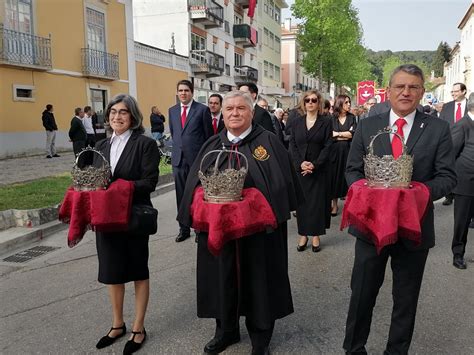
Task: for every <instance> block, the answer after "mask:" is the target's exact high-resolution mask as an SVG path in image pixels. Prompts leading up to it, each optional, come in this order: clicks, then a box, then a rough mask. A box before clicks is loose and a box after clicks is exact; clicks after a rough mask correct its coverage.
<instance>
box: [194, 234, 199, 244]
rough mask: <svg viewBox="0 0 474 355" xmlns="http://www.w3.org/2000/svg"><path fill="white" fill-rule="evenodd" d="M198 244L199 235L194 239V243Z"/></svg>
mask: <svg viewBox="0 0 474 355" xmlns="http://www.w3.org/2000/svg"><path fill="white" fill-rule="evenodd" d="M197 242H198V235H197V234H196V236H195V237H194V243H197Z"/></svg>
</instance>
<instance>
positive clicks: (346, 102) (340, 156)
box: [331, 95, 357, 216]
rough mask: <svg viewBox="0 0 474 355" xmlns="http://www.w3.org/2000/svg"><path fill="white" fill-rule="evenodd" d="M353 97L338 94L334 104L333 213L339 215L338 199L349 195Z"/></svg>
mask: <svg viewBox="0 0 474 355" xmlns="http://www.w3.org/2000/svg"><path fill="white" fill-rule="evenodd" d="M350 110H351V99H350V97H349V96H347V95H338V96H337V97H336V102H335V104H334V115H333V117H332V130H333V132H332V137H333V138H332V139H333V140H334V143H333V145H332V152H331V165H332V174H333V184H332V193H331V195H332V196H331V198H332V207H331V215H332V216H336V215H337V210H338V206H337V199H338V198H341V197H345V196H346V195H347V189H348V188H347V183H346V177H345V171H346V163H347V156H348V155H349V148H350V147H351V142H352V135H353V133H354V132H355V130H356V126H357V121H356V116H354V115H353V114H352V113H350Z"/></svg>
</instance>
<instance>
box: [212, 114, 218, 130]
mask: <svg viewBox="0 0 474 355" xmlns="http://www.w3.org/2000/svg"><path fill="white" fill-rule="evenodd" d="M212 128H213V129H214V134H216V133H217V117H216V116H214V117H212Z"/></svg>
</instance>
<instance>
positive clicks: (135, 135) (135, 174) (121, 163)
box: [96, 94, 160, 354]
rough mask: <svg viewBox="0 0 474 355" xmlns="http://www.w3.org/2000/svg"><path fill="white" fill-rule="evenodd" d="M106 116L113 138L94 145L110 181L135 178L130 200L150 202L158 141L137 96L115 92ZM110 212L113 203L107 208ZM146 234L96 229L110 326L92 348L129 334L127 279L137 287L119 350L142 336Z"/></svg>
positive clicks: (138, 343) (129, 348) (135, 345)
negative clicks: (149, 131) (151, 133)
mask: <svg viewBox="0 0 474 355" xmlns="http://www.w3.org/2000/svg"><path fill="white" fill-rule="evenodd" d="M106 120H107V121H108V123H109V127H110V130H111V134H112V135H111V137H110V138H107V139H104V140H101V141H99V142H98V143H97V145H96V149H97V150H98V151H100V152H102V153H103V154H104V156H105V157H106V159H107V160H109V162H110V166H111V170H112V181H114V180H117V179H124V180H128V181H133V184H134V192H133V200H132V204H133V205H135V204H137V205H138V204H140V205H148V206H152V203H151V200H150V194H151V193H152V192H153V191H154V190H155V187H156V184H157V183H158V175H159V171H158V165H159V162H160V155H159V152H158V147H157V145H156V142H155V141H154V140H153V139H152V138H149V137H146V136H145V135H143V133H144V132H145V129H144V128H143V124H142V122H143V116H142V114H141V112H140V110H139V108H138V104H137V102H136V100H135V99H134V98H133V97H132V96H130V95H126V94H119V95H117V96H115V97H114V98H113V99H112V100H111V101H110V102H109V104H108V105H107V109H106ZM111 211H113V207H111ZM148 240H149V236H148V235H139V234H136V233H131V232H113V233H112V232H110V233H101V232H96V245H97V256H98V259H99V277H98V280H99V282H101V283H103V284H106V285H107V288H108V291H109V297H110V303H111V306H112V328H111V329H110V331H109V332H108V333H107V335H105V336H103V337H102V338H101V339H100V340H99V342H98V343H97V345H96V347H97V348H98V349H102V348H105V347H107V346H109V345H111V344H113V343H114V342H115V341H116V340H117V339H119V338H120V337H122V336H124V335H125V334H126V332H127V328H126V326H125V321H124V316H123V303H124V296H125V283H128V282H132V281H133V283H134V287H135V319H134V322H133V325H132V334H131V337H130V339H129V340H128V341H127V343H126V344H125V347H124V349H123V354H131V353H133V352H135V351H137V350H138V349H140V348H141V347H142V345H143V344H144V342H145V340H146V336H147V334H146V331H145V323H144V322H145V315H146V309H147V305H148V298H149V294H150V283H149V277H150V275H149V270H148V255H149V254H148Z"/></svg>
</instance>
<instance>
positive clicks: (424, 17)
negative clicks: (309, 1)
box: [282, 0, 473, 52]
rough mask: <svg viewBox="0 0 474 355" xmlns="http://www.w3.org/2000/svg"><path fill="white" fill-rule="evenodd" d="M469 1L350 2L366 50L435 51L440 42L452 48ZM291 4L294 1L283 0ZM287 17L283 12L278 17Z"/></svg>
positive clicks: (285, 10) (393, 0)
mask: <svg viewBox="0 0 474 355" xmlns="http://www.w3.org/2000/svg"><path fill="white" fill-rule="evenodd" d="M472 1H473V0H352V3H353V5H354V7H355V8H357V9H358V10H359V20H360V23H361V24H362V27H363V29H364V44H365V46H366V47H368V48H370V49H372V50H375V51H379V50H385V49H390V50H391V51H394V52H395V51H401V50H436V48H437V47H438V44H439V42H440V41H446V42H448V44H449V45H450V46H451V47H453V46H454V44H455V43H456V41H459V40H460V38H461V31H460V30H459V29H458V25H459V23H460V22H461V20H462V18H463V17H464V15H465V14H466V12H467V9H468V8H469V6H470V4H471V3H472ZM286 2H287V3H288V5H290V6H291V5H292V4H293V3H294V0H286ZM290 15H291V12H290V8H288V9H283V14H282V17H283V19H284V18H287V17H289V16H290Z"/></svg>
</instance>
